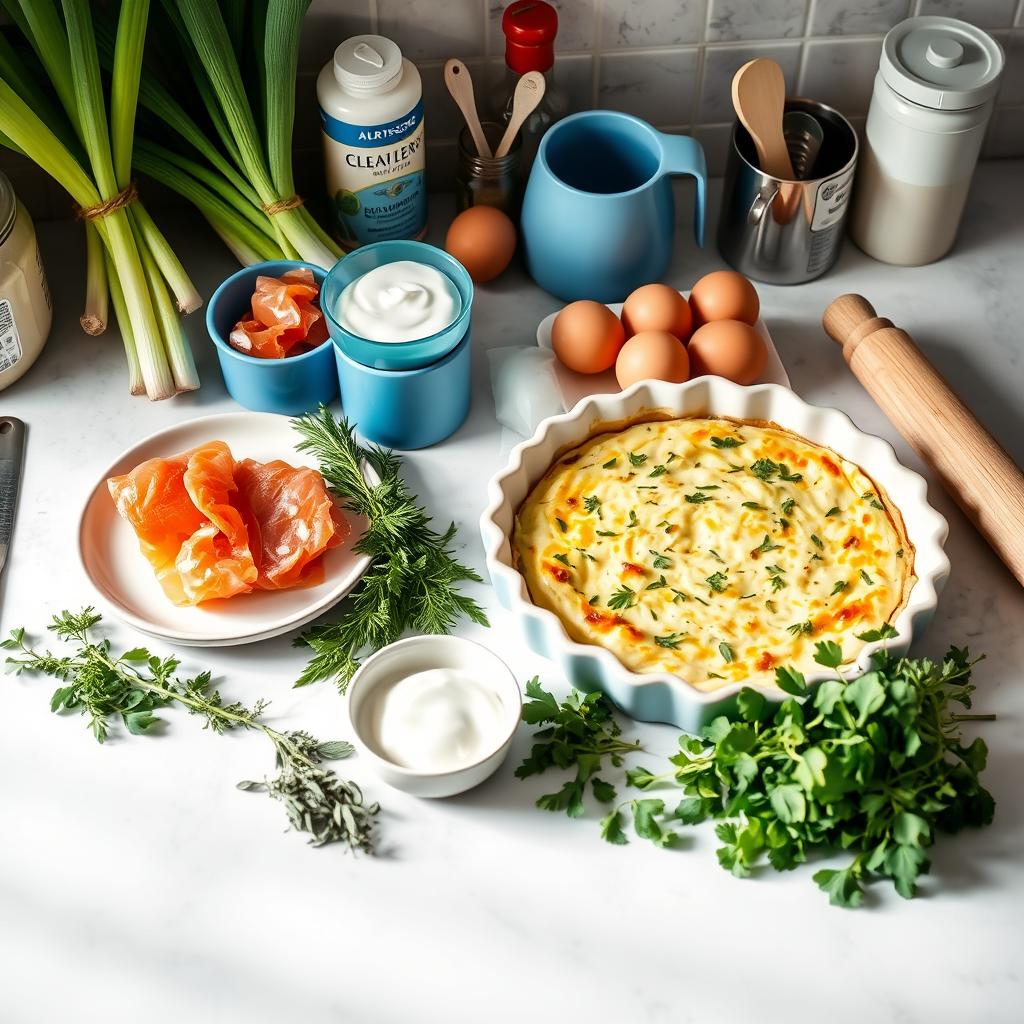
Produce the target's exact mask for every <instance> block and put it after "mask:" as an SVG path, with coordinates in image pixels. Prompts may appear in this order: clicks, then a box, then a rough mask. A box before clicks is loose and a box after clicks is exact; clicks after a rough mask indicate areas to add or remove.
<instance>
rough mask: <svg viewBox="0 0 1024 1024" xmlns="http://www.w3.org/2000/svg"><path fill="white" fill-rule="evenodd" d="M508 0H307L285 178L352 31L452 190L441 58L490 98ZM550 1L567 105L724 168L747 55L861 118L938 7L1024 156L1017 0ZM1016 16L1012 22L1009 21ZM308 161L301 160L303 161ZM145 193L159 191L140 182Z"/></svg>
mask: <svg viewBox="0 0 1024 1024" xmlns="http://www.w3.org/2000/svg"><path fill="white" fill-rule="evenodd" d="M509 2H511V0H312V2H311V4H310V7H309V11H308V13H307V15H306V20H305V22H304V24H303V31H302V37H301V41H300V47H299V70H300V73H299V81H298V83H297V88H296V113H295V138H294V149H295V154H296V156H295V165H296V175H297V177H298V178H300V179H302V181H303V182H306V184H300V191H302V190H307V191H308V192H309V194H311V195H312V194H313V193H314V191H315V189H316V187H317V186H316V185H315V181H316V179H317V176H319V175H320V174H321V173H322V168H321V158H320V125H319V117H318V113H317V107H316V98H315V88H314V85H315V79H316V74H317V73H318V72H319V70H320V68H321V67H322V66H323V65H324V64H325V63H326V62H327V61H328V60H330V58H331V55H332V54H333V52H334V50H335V48H336V47H337V45H338V44H339V43H340V42H342V40H344V39H346V38H347V37H348V36H350V35H354V34H357V33H363V32H378V33H380V34H382V35H387V36H391V37H392V38H394V39H395V41H396V42H397V43H398V44H399V45H400V46H401V47H402V50H403V52H404V53H405V55H406V56H407V57H409V58H410V59H411V60H413V61H415V62H416V64H417V66H418V67H419V69H420V74H421V76H422V78H423V92H424V103H425V106H426V110H427V138H428V146H429V149H430V171H431V173H430V175H429V180H430V183H431V187H433V188H438V189H445V188H449V187H450V185H451V173H450V171H451V168H452V167H453V165H454V158H455V156H454V154H455V145H454V143H455V139H456V137H457V134H458V132H459V130H460V129H461V127H462V118H461V116H460V115H459V113H458V110H457V109H456V107H455V104H454V103H453V102H452V100H451V98H450V97H449V96H448V94H447V91H446V90H445V88H444V85H443V81H442V73H441V67H442V64H443V62H444V60H445V59H446V58H448V57H453V56H458V57H461V58H462V59H463V60H465V61H466V62H467V63H468V64H469V66H470V68H471V70H472V71H473V75H474V82H475V83H476V82H477V79H479V83H478V84H477V99H478V104H479V106H480V107H481V109H484V110H486V109H489V108H490V106H491V105H492V96H493V95H494V94H495V89H496V86H495V84H494V83H495V82H496V81H498V80H500V78H501V77H502V72H503V68H504V49H505V44H504V37H503V35H502V32H501V14H502V11H504V9H505V7H506V6H507V5H508V3H509ZM552 2H553V3H554V6H555V7H556V8H557V10H558V17H559V32H558V40H557V42H556V46H555V52H556V54H557V64H556V67H555V76H556V80H557V83H558V86H559V88H561V89H562V90H563V91H564V92H565V93H566V94H567V97H568V101H569V109H570V110H572V111H576V110H586V109H588V108H590V107H594V106H602V107H611V108H614V109H618V110H625V111H628V112H630V113H633V114H636V115H638V116H639V117H643V118H645V119H646V120H648V121H650V122H652V123H653V124H657V125H659V126H662V127H665V126H671V127H672V128H675V129H677V130H682V129H684V128H687V129H688V130H690V131H691V132H692V133H693V134H694V136H695V137H696V138H698V139H699V140H700V141H701V143H702V144H703V145H704V147H705V150H706V152H707V156H708V164H709V167H710V168H711V171H712V173H721V170H722V169H723V168H724V162H725V156H726V153H727V151H728V140H729V132H730V129H731V125H732V121H733V110H732V100H731V96H730V86H731V82H732V76H733V73H734V72H735V71H736V69H737V68H738V67H739V66H740V65H741V64H742V63H744V62H745V61H747V60H750V59H751V58H753V57H762V56H763V57H772V58H774V59H775V60H778V61H779V63H780V64H781V65H782V68H783V72H784V73H785V75H786V81H787V84H788V87H789V89H790V91H791V92H800V93H801V94H802V95H805V96H810V97H812V98H814V99H819V100H822V101H823V102H825V103H830V104H832V105H833V106H836V107H838V108H839V109H840V110H842V111H843V113H844V114H846V115H847V116H849V117H850V118H851V120H854V121H855V123H858V124H859V123H861V122H862V121H863V117H864V114H865V113H866V111H867V107H868V104H869V102H870V97H871V88H872V82H873V79H874V75H875V72H876V69H877V67H878V54H879V50H880V47H881V42H882V37H883V36H884V34H885V33H886V32H887V31H888V30H889V29H890V28H892V26H893V25H896V24H898V23H899V22H900V21H901V20H902V19H903V18H905V17H908V16H911V15H918V14H922V15H929V14H937V15H944V16H947V17H954V18H962V19H964V20H966V21H968V22H971V23H972V24H975V25H978V26H980V27H982V28H985V29H986V30H988V31H991V32H992V33H993V35H994V36H995V37H996V38H997V39H998V40H999V42H1000V43H1001V45H1002V46H1003V47H1004V49H1005V50H1006V56H1007V63H1006V71H1005V73H1004V79H1003V84H1002V88H1001V90H1000V93H999V95H998V97H997V100H996V111H995V114H994V115H993V118H992V124H991V127H990V130H989V132H988V135H987V137H986V141H985V147H984V150H983V153H984V155H985V156H989V157H1010V156H1019V157H1024V0H552ZM1014 26H1017V27H1014ZM311 164H312V165H311ZM0 170H3V171H5V172H6V173H8V174H10V175H12V176H13V178H14V179H15V185H16V188H17V190H18V193H19V195H21V196H22V197H23V198H24V199H25V200H26V202H27V204H28V206H29V209H30V210H31V211H32V213H33V215H34V216H36V217H48V216H61V217H62V216H67V215H68V213H69V210H70V204H69V200H68V199H67V197H66V196H65V195H64V192H63V190H62V189H61V188H60V187H59V186H57V185H55V184H54V183H53V182H51V181H50V180H49V179H48V178H47V177H46V176H45V175H44V174H43V173H42V172H40V171H39V170H37V169H36V168H34V167H33V166H32V165H31V164H30V163H29V162H28V161H27V160H25V158H23V157H20V156H18V155H17V154H13V153H10V152H9V151H7V150H2V149H0ZM143 187H144V188H145V189H147V195H154V194H156V190H155V189H153V187H152V186H150V185H148V184H144V186H143Z"/></svg>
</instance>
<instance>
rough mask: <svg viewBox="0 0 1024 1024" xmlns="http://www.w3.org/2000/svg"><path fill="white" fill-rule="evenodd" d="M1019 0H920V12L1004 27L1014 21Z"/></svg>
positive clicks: (987, 25)
mask: <svg viewBox="0 0 1024 1024" xmlns="http://www.w3.org/2000/svg"><path fill="white" fill-rule="evenodd" d="M1017 3H1018V0H920V3H919V4H918V10H917V13H918V14H937V15H940V16H941V17H943V18H961V19H963V20H965V21H969V22H970V23H971V24H972V25H978V26H979V27H980V28H1002V27H1003V26H1004V25H1009V24H1011V23H1012V21H1013V15H1014V11H1016V9H1017Z"/></svg>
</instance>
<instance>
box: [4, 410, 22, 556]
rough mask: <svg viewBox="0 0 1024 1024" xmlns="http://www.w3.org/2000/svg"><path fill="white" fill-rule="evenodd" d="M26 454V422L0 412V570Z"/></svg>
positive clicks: (9, 540) (9, 533) (12, 525)
mask: <svg viewBox="0 0 1024 1024" xmlns="http://www.w3.org/2000/svg"><path fill="white" fill-rule="evenodd" d="M24 454H25V424H24V423H22V422H21V420H19V419H15V418H14V417H13V416H0V573H2V572H3V571H4V564H5V563H6V561H7V552H8V551H9V550H10V546H11V535H12V534H13V533H14V513H15V510H16V509H17V507H18V485H19V484H20V483H21V464H22V460H23V458H24Z"/></svg>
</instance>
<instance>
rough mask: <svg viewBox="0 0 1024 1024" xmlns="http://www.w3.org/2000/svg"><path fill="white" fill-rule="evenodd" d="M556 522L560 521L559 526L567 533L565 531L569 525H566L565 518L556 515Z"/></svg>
mask: <svg viewBox="0 0 1024 1024" xmlns="http://www.w3.org/2000/svg"><path fill="white" fill-rule="evenodd" d="M555 522H556V523H558V528H559V529H560V530H561V531H562V533H565V531H566V530H568V529H569V527H568V526H566V525H565V520H564V519H559V518H558V517H557V516H556V517H555Z"/></svg>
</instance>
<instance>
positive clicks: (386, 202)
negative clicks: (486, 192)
mask: <svg viewBox="0 0 1024 1024" xmlns="http://www.w3.org/2000/svg"><path fill="white" fill-rule="evenodd" d="M316 94H317V99H318V101H319V103H320V121H321V124H322V126H323V144H324V170H325V176H326V179H327V191H328V196H329V198H330V200H331V213H332V220H333V223H334V229H335V234H336V235H337V237H338V240H339V241H340V242H341V244H342V245H343V246H345V248H347V249H352V248H355V247H356V246H359V245H365V244H366V243H368V242H383V241H387V240H389V239H394V238H422V237H423V235H424V234H425V233H426V226H427V185H426V181H425V179H424V164H425V160H426V149H425V148H424V136H423V88H422V85H421V83H420V73H419V71H417V70H416V65H415V64H413V63H412V61H409V60H406V59H405V58H404V57H403V56H402V51H401V50H400V49H399V48H398V45H397V44H396V43H393V42H392V41H391V40H390V39H386V38H385V37H384V36H374V35H363V36H352V38H351V39H346V40H345V42H343V43H342V44H341V45H340V46H339V47H338V48H337V50H335V52H334V59H333V60H332V61H331V63H329V64H327V65H326V66H325V67H324V68H323V70H322V71H321V72H320V75H319V77H318V78H317V82H316Z"/></svg>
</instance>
